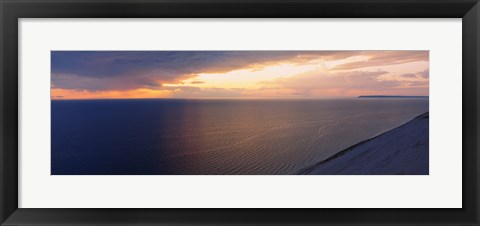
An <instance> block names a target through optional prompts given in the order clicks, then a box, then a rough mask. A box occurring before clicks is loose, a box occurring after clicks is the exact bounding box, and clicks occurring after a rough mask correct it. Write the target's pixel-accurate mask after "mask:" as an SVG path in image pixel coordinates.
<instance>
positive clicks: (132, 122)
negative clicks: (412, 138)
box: [51, 99, 428, 175]
mask: <svg viewBox="0 0 480 226" xmlns="http://www.w3.org/2000/svg"><path fill="white" fill-rule="evenodd" d="M51 108H52V118H51V125H52V133H51V135H52V138H51V141H52V146H51V147H52V152H51V153H52V156H51V160H52V165H51V173H52V174H53V175H72V174H75V175H112V174H118V175H152V174H154V175H190V174H204V175H206V174H222V175H232V174H248V175H271V174H277V175H285V174H296V173H298V172H299V171H301V170H302V169H304V168H305V167H308V166H310V165H313V164H315V163H317V162H319V161H321V160H323V159H325V158H327V157H329V156H331V155H333V154H335V153H337V152H338V151H341V150H342V149H344V148H347V147H349V146H351V145H353V144H355V143H358V142H360V141H362V140H365V139H368V138H370V137H373V136H375V135H378V134H380V133H382V132H384V131H386V130H389V129H392V128H394V127H396V126H398V125H400V124H402V123H405V122H407V121H409V120H410V119H412V118H414V117H415V116H417V115H420V114H422V113H424V112H427V111H428V99H331V100H174V99H155V100H54V101H52V106H51Z"/></svg>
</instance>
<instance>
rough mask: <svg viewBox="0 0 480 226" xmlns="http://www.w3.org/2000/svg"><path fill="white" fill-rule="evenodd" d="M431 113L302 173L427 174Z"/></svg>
mask: <svg viewBox="0 0 480 226" xmlns="http://www.w3.org/2000/svg"><path fill="white" fill-rule="evenodd" d="M428 118H429V117H428V112H427V113H424V114H422V115H420V116H417V117H416V118H414V119H412V120H410V121H409V122H407V123H405V124H403V125H401V126H399V127H397V128H394V129H392V130H390V131H387V132H385V133H383V134H381V135H379V136H376V137H374V138H371V139H368V140H365V141H363V142H360V143H358V144H356V145H353V146H351V147H349V148H347V149H345V150H343V151H341V152H339V153H337V154H336V155H334V156H332V157H330V158H328V159H325V160H323V161H322V162H319V163H318V164H316V165H314V166H311V167H308V168H307V169H305V170H302V171H301V172H300V174H316V175H339V174H341V175H372V174H373V175H392V174H407V175H428V172H429V171H428V167H429V166H428V151H429V150H428V147H429V146H428V123H429V122H428V121H429V119H428Z"/></svg>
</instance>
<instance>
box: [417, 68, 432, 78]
mask: <svg viewBox="0 0 480 226" xmlns="http://www.w3.org/2000/svg"><path fill="white" fill-rule="evenodd" d="M418 75H420V77H422V78H428V77H429V76H430V69H425V70H424V71H421V72H418Z"/></svg>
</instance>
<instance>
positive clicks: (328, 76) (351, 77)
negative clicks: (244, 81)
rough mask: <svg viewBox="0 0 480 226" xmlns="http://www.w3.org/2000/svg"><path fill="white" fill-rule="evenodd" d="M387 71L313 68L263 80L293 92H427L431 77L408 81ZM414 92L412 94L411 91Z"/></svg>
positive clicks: (328, 94)
mask: <svg viewBox="0 0 480 226" xmlns="http://www.w3.org/2000/svg"><path fill="white" fill-rule="evenodd" d="M388 73H389V72H387V71H352V72H327V71H313V72H308V73H304V74H300V75H297V76H293V77H290V78H281V79H276V80H273V81H265V82H262V85H264V88H263V89H264V90H266V89H284V90H290V91H291V94H292V95H297V96H299V95H301V96H305V97H309V96H333V95H335V96H345V95H362V94H388V95H391V94H403V93H405V91H409V90H410V91H412V90H413V91H414V92H415V93H416V94H422V95H425V91H428V89H425V88H420V87H424V86H426V85H427V86H428V81H418V82H416V81H415V82H406V81H403V80H397V79H384V78H382V76H384V75H388ZM408 95H412V94H408Z"/></svg>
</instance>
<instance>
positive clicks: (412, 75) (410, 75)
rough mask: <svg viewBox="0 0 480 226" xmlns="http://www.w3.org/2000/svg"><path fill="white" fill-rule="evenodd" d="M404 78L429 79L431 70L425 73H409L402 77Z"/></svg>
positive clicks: (426, 70)
mask: <svg viewBox="0 0 480 226" xmlns="http://www.w3.org/2000/svg"><path fill="white" fill-rule="evenodd" d="M401 76H402V77H404V78H425V79H427V78H428V77H429V69H425V70H424V71H420V72H417V73H407V74H402V75H401Z"/></svg>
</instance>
